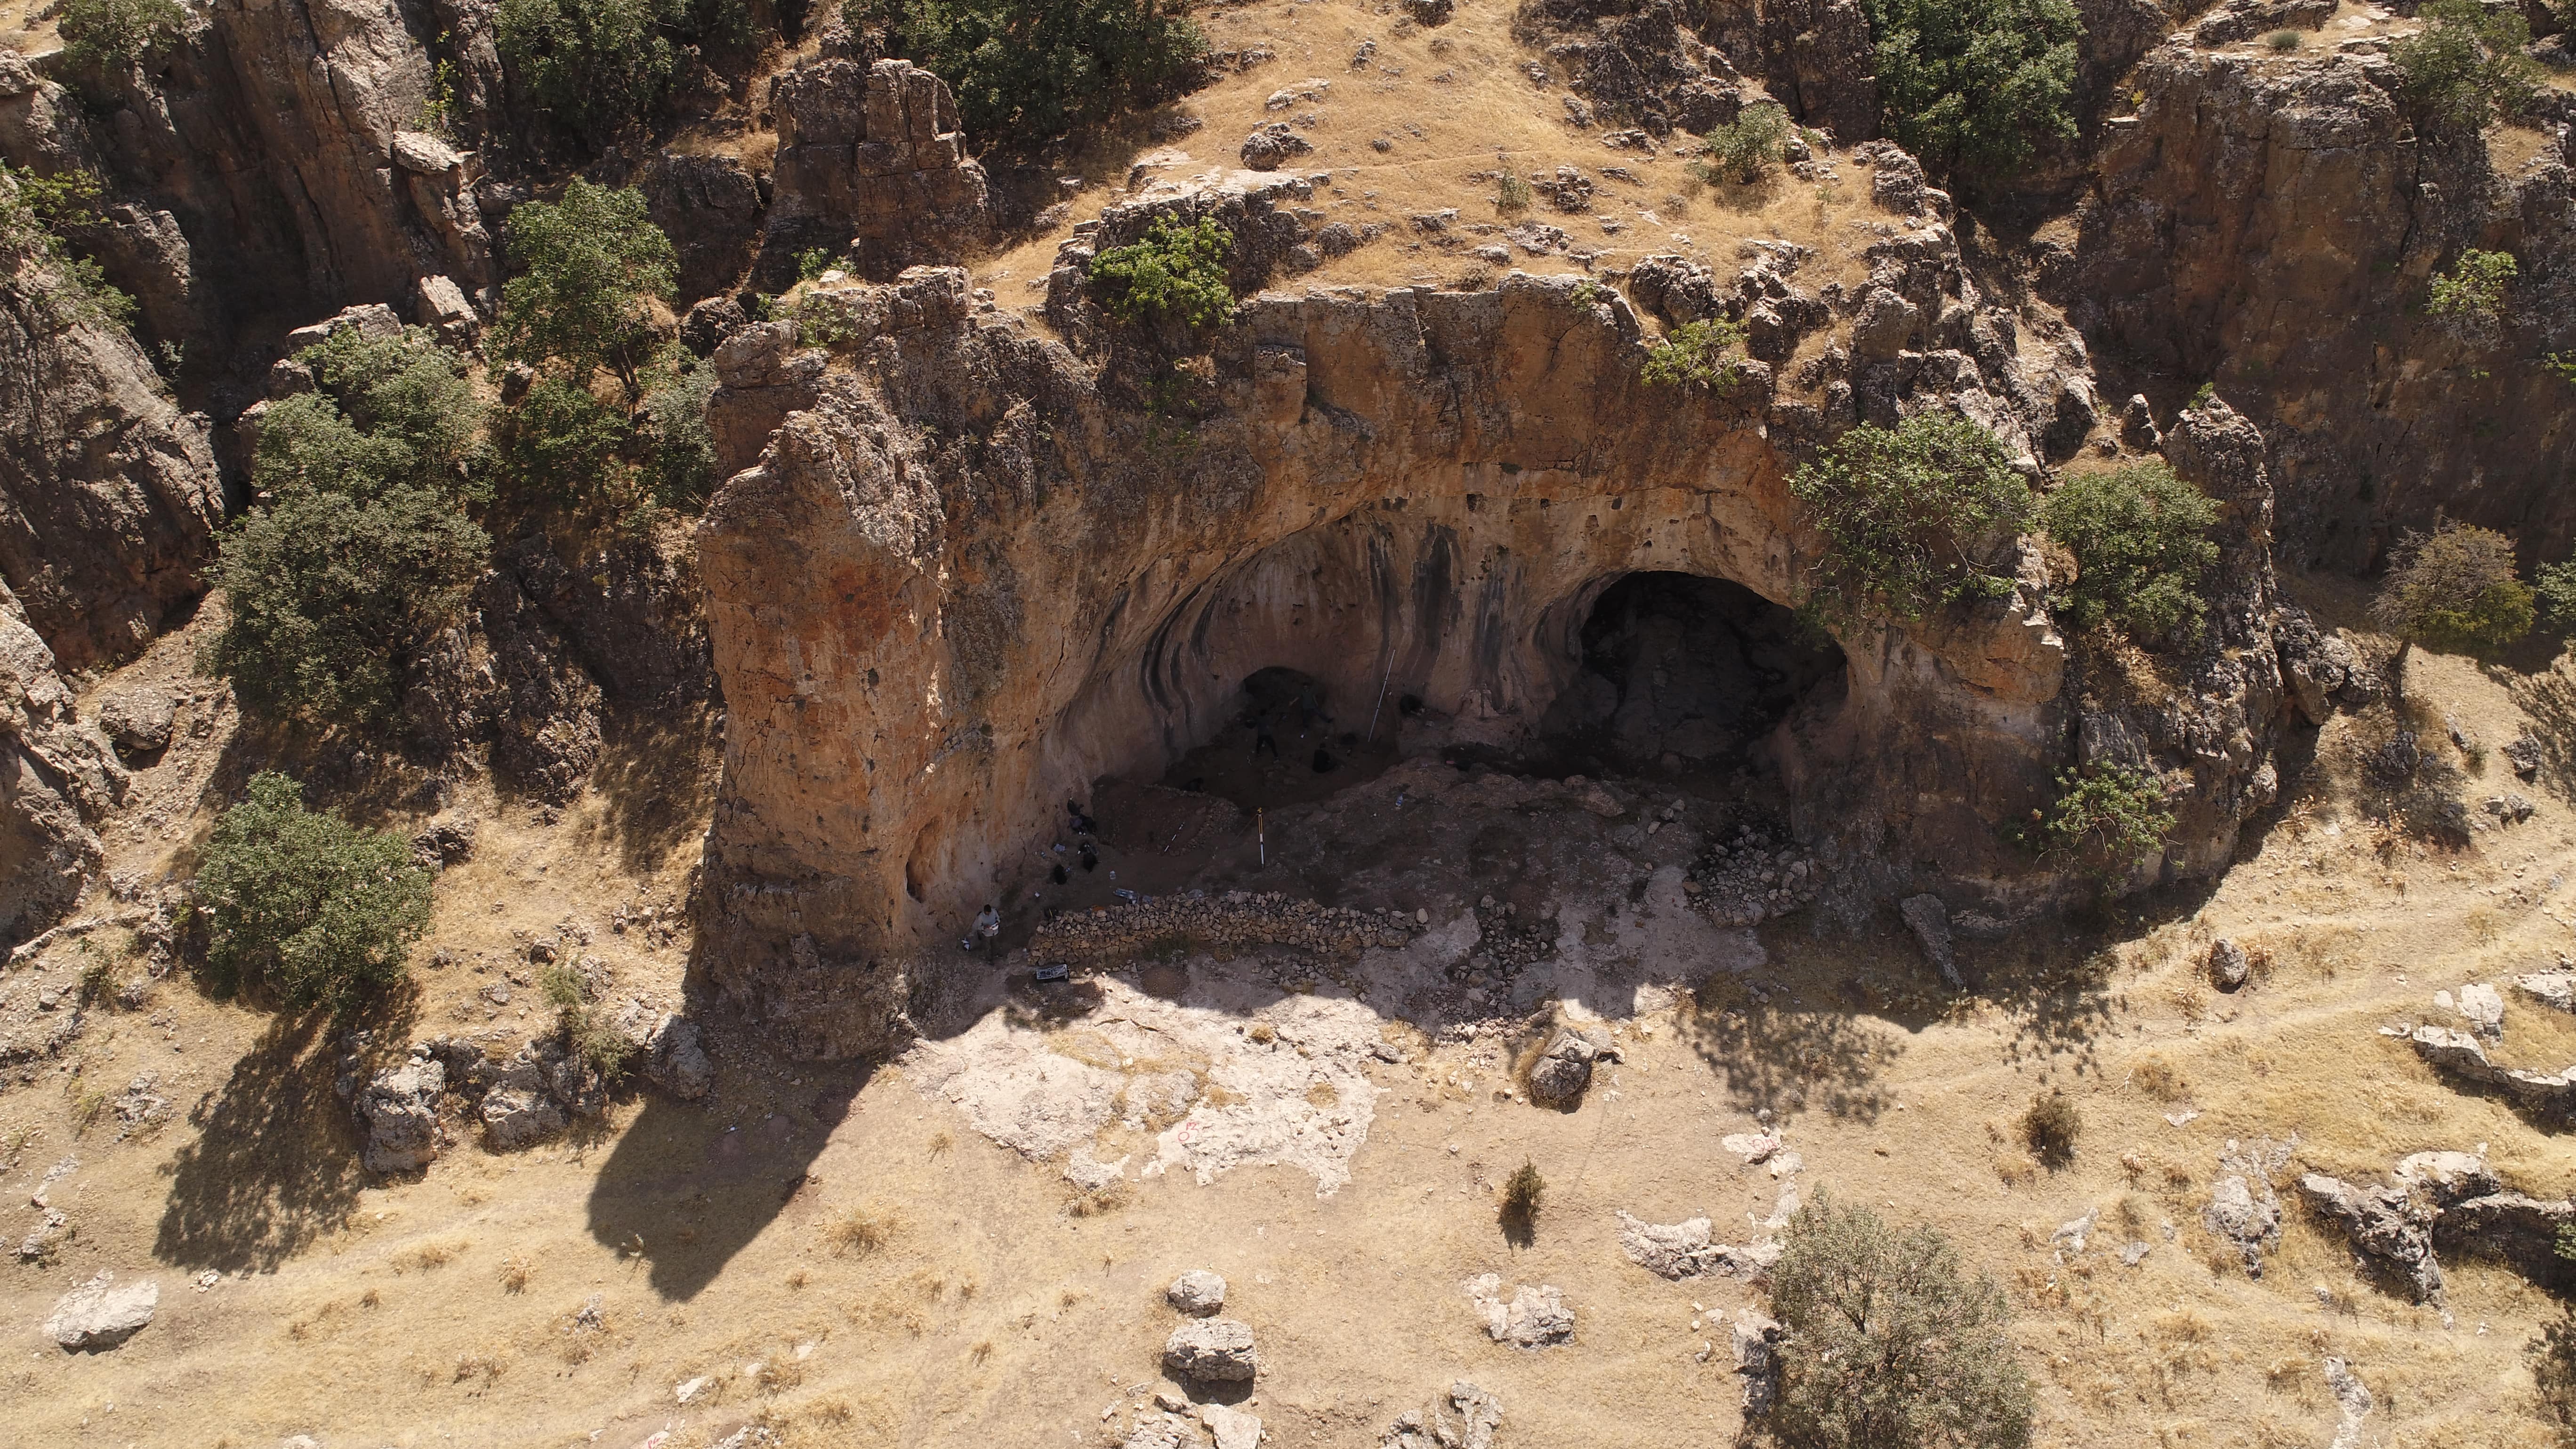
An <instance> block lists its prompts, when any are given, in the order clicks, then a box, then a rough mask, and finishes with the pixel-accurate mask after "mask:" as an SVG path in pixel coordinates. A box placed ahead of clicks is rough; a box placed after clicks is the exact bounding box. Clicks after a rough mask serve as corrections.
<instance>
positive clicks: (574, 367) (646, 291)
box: [492, 178, 679, 405]
mask: <svg viewBox="0 0 2576 1449" xmlns="http://www.w3.org/2000/svg"><path fill="white" fill-rule="evenodd" d="M505 240H506V245H507V247H508V250H509V254H510V263H511V265H512V266H514V267H516V268H517V269H518V273H519V274H518V275H517V276H515V277H512V278H511V279H510V280H509V281H508V282H506V283H504V284H502V288H501V315H500V317H499V318H498V319H497V320H496V321H495V322H494V323H493V327H492V346H493V349H494V351H495V352H496V354H497V355H498V356H500V357H501V358H503V359H504V360H506V361H510V362H520V363H525V364H527V365H528V366H530V367H534V368H539V369H553V370H555V371H556V372H558V373H559V375H561V376H562V377H563V378H564V379H565V380H566V381H568V382H571V383H573V384H574V385H576V386H581V385H586V384H587V383H588V382H589V380H590V376H591V374H592V373H594V372H597V371H599V370H600V369H602V368H605V369H607V370H608V371H610V372H612V373H614V374H616V376H617V380H618V382H619V383H620V384H621V385H623V386H624V388H625V389H626V400H627V402H628V403H629V404H630V405H631V404H633V403H634V402H636V401H637V400H638V399H640V398H642V397H643V395H644V381H643V378H644V368H645V365H646V364H647V363H648V362H650V361H651V360H652V357H653V354H654V351H655V344H656V342H657V341H658V338H659V333H660V328H659V327H658V326H657V325H656V320H655V317H654V312H653V303H655V302H657V301H659V302H666V303H667V302H668V301H670V300H671V298H672V297H673V295H674V294H675V292H676V289H677V287H678V284H679V261H678V257H677V255H676V254H675V253H674V252H673V251H672V249H671V239H670V238H669V237H667V236H665V235H663V233H662V229H661V228H660V227H658V226H655V225H654V224H653V223H652V222H651V220H649V219H648V218H647V217H646V216H645V206H644V193H642V192H640V191H636V190H633V189H631V188H630V189H627V190H616V189H612V188H610V187H605V186H593V185H592V184H590V183H589V182H587V181H583V180H580V179H578V178H575V179H574V180H573V182H572V183H571V184H570V185H568V186H566V187H565V188H564V194H563V199H562V200H561V201H558V202H551V203H549V202H542V201H532V202H529V203H527V204H525V205H523V206H521V207H519V208H518V209H517V210H514V211H512V212H511V213H510V221H509V226H508V229H507V232H506V235H505Z"/></svg>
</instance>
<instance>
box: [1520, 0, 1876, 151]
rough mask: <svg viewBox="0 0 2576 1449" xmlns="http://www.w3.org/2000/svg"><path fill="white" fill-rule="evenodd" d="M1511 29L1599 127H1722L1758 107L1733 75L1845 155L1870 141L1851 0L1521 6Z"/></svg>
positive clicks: (1871, 77)
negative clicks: (1829, 137)
mask: <svg viewBox="0 0 2576 1449" xmlns="http://www.w3.org/2000/svg"><path fill="white" fill-rule="evenodd" d="M1512 28H1513V33H1514V34H1515V35H1516V36H1517V37H1519V38H1520V39H1521V40H1522V41H1523V42H1524V43H1527V44H1531V45H1536V46H1539V47H1541V48H1543V49H1544V50H1545V52H1546V55H1547V58H1548V60H1549V62H1550V63H1551V67H1552V69H1553V70H1554V71H1555V73H1556V74H1559V75H1562V76H1563V77H1564V78H1565V79H1566V80H1567V81H1569V82H1570V83H1571V84H1572V85H1573V87H1574V88H1575V90H1576V91H1578V92H1579V93H1581V95H1582V96H1583V97H1584V99H1585V100H1586V101H1588V102H1589V103H1590V105H1591V107H1592V109H1593V110H1594V111H1596V112H1598V113H1599V114H1600V116H1601V118H1602V119H1603V120H1605V121H1610V122H1615V123H1618V124H1622V125H1631V126H1636V127H1639V128H1641V129H1643V130H1645V131H1648V132H1650V133H1652V134H1654V135H1657V136H1662V135H1666V134H1669V133H1671V132H1673V131H1675V130H1680V131H1687V132H1694V133H1697V132H1705V131H1707V130H1709V129H1711V128H1712V127H1715V126H1719V125H1723V124H1725V123H1727V122H1729V121H1732V120H1734V119H1735V118H1736V116H1737V115H1738V114H1739V113H1741V111H1742V109H1743V106H1744V103H1745V101H1746V100H1748V99H1759V97H1758V96H1751V97H1748V96H1747V95H1746V93H1745V86H1744V76H1743V75H1742V74H1740V73H1739V67H1740V68H1741V69H1742V70H1744V71H1750V72H1752V73H1753V74H1754V75H1755V77H1756V78H1757V79H1759V80H1760V81H1761V82H1762V84H1763V86H1764V88H1765V89H1767V90H1768V91H1769V93H1770V95H1771V97H1772V98H1773V99H1776V100H1778V101H1779V102H1780V103H1781V104H1783V105H1785V106H1787V107H1788V108H1789V113H1790V114H1791V115H1793V116H1796V117H1797V118H1798V119H1799V120H1801V121H1804V122H1806V123H1807V124H1808V125H1810V126H1816V127H1821V128H1823V129H1825V130H1827V131H1830V132H1832V133H1833V136H1834V138H1835V139H1836V140H1837V141H1840V142H1841V143H1843V144H1845V145H1849V144H1851V143H1853V142H1856V141H1865V140H1868V139H1869V138H1871V137H1872V136H1875V135H1877V134H1878V79H1877V76H1876V74H1875V71H1876V69H1877V65H1876V60H1875V58H1874V56H1873V54H1872V51H1871V44H1870V30H1869V16H1868V13H1867V12H1866V11H1865V10H1864V9H1863V8H1862V7H1861V5H1860V4H1859V0H1760V3H1755V0H1742V3H1735V4H1727V3H1715V4H1710V3H1698V4H1689V5H1683V4H1676V3H1674V0H1524V3H1523V4H1522V5H1521V6H1520V8H1519V9H1518V10H1517V11H1516V12H1514V15H1513V23H1512ZM1585 119H1586V120H1588V119H1589V117H1588V116H1587V117H1585Z"/></svg>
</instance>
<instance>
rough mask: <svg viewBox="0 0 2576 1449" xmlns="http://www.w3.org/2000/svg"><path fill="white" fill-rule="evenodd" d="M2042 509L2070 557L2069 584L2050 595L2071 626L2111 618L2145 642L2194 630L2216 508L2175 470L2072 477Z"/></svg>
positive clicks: (2203, 608) (2149, 468)
mask: <svg viewBox="0 0 2576 1449" xmlns="http://www.w3.org/2000/svg"><path fill="white" fill-rule="evenodd" d="M2039 516H2040V525H2041V527H2043V528H2045V529H2047V530H2048V536H2049V537H2051V538H2053V539H2056V540H2057V541H2058V542H2059V543H2062V544H2064V545H2066V546H2067V548H2068V549H2070V550H2072V551H2073V553H2074V554H2075V582H2074V583H2073V584H2071V585H2069V586H2068V587H2067V588H2066V589H2065V590H2064V591H2063V592H2062V593H2060V594H2058V595H2057V596H2056V597H2054V598H2052V599H2050V601H2049V606H2050V608H2051V609H2053V610H2054V611H2055V612H2056V614H2057V616H2058V617H2059V618H2060V619H2063V620H2065V621H2066V622H2067V623H2068V624H2069V625H2071V626H2073V627H2074V628H2077V629H2090V628H2093V627H2094V626H2096V625H2099V624H2106V623H2107V624H2116V625H2118V626H2119V628H2120V629H2121V630H2122V631H2123V632H2125V633H2126V634H2127V635H2128V636H2129V637H2130V638H2131V639H2134V640H2136V641H2138V642H2139V643H2141V644H2153V643H2155V642H2156V641H2158V640H2161V639H2165V638H2168V637H2177V636H2178V637H2182V638H2186V639H2193V640H2197V639H2198V638H2199V637H2200V635H2201V630H2202V628H2203V620H2204V618H2205V616H2206V615H2207V613H2208V605H2207V604H2206V603H2205V602H2204V601H2203V600H2202V598H2201V581H2202V579H2203V578H2204V577H2205V576H2206V575H2207V574H2208V572H2209V566H2210V565H2211V564H2214V563H2216V562H2218V545H2217V544H2216V543H2213V542H2211V541H2210V537H2209V531H2210V529H2212V528H2213V527H2215V526H2216V525H2217V523H2218V505H2217V504H2215V503H2213V502H2211V501H2210V500H2209V499H2208V498H2207V497H2205V496H2203V495H2202V493H2201V491H2200V490H2199V489H2197V488H2194V487H2192V486H2191V485H2190V484H2189V483H2186V482H2184V481H2183V480H2182V479H2181V478H2180V477H2179V476H2177V475H2176V474H2175V473H2174V470H2173V469H2172V468H2170V467H2168V466H2166V464H2164V463H2163V462H2162V461H2160V460H2159V461H2153V462H2146V463H2133V464H2131V465H2129V466H2128V467H2125V468H2118V469H2113V470H2110V471H2107V472H2101V473H2082V474H2078V475H2076V476H2075V477H2072V478H2069V479H2067V480H2066V481H2065V482H2064V483H2061V484H2059V485H2058V487H2057V491H2056V492H2054V493H2051V494H2049V495H2048V498H2047V500H2046V501H2045V502H2043V503H2042V504H2041V505H2040V514H2039Z"/></svg>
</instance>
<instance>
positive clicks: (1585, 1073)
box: [1529, 1026, 1610, 1107]
mask: <svg viewBox="0 0 2576 1449" xmlns="http://www.w3.org/2000/svg"><path fill="white" fill-rule="evenodd" d="M1606 1054H1610V1049H1609V1047H1608V1045H1607V1044H1606V1043H1605V1042H1604V1041H1603V1040H1602V1039H1601V1036H1600V1033H1598V1032H1595V1031H1589V1030H1586V1029H1584V1028H1581V1027H1575V1026H1560V1027H1558V1028H1557V1029H1556V1032H1555V1034H1554V1035H1553V1036H1551V1037H1549V1038H1548V1042H1547V1045H1546V1046H1545V1047H1543V1048H1541V1049H1540V1051H1539V1054H1538V1060H1536V1061H1534V1062H1532V1063H1530V1070H1529V1091H1530V1099H1531V1100H1532V1101H1534V1102H1537V1103H1539V1104H1541V1105H1543V1106H1549V1107H1562V1106H1566V1105H1569V1104H1571V1103H1574V1102H1577V1101H1580V1100H1581V1099H1582V1097H1583V1092H1584V1089H1585V1088H1587V1087H1589V1086H1591V1085H1592V1064H1593V1063H1594V1062H1596V1061H1598V1060H1600V1059H1601V1058H1602V1057H1603V1056H1604V1055H1606Z"/></svg>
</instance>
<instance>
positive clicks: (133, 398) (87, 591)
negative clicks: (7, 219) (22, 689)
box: [0, 294, 223, 668]
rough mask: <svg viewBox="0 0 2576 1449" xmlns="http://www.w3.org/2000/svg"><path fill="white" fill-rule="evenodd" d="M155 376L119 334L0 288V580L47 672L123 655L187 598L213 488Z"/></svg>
mask: <svg viewBox="0 0 2576 1449" xmlns="http://www.w3.org/2000/svg"><path fill="white" fill-rule="evenodd" d="M157 382H158V379H157V378H156V377H155V376H154V375H153V371H152V365H151V364H150V363H149V362H147V361H145V360H144V357H143V354H142V351H141V350H140V349H139V348H137V347H136V346H135V345H134V340H133V339H132V338H130V337H128V336H126V335H125V334H124V333H123V332H122V331H118V330H115V329H112V328H107V327H102V326H98V325H95V324H92V323H88V322H72V323H69V324H68V325H66V324H65V323H64V322H62V321H61V320H59V319H57V318H56V317H55V315H54V314H53V312H52V310H51V309H50V308H48V307H47V306H45V305H44V304H43V303H41V302H30V301H26V300H24V299H22V298H19V297H17V296H14V295H5V294H0V583H5V584H6V586H7V587H8V589H9V590H10V591H12V592H13V593H14V594H15V596H16V598H15V602H14V603H13V604H12V608H13V610H14V611H15V612H16V616H17V617H18V618H19V619H20V621H21V623H22V624H23V625H24V626H27V627H32V628H33V630H34V631H35V634H36V635H37V636H38V637H40V638H41V639H43V641H44V642H45V644H46V645H48V646H50V656H49V660H48V667H51V663H52V662H53V661H54V660H59V661H60V663H61V664H62V665H63V667H65V668H78V667H82V666H86V665H90V664H94V663H99V662H112V661H115V660H118V659H121V658H124V657H125V656H127V655H129V654H132V653H133V652H134V651H136V650H137V649H140V648H141V647H142V646H143V645H144V644H146V643H148V642H149V641H150V640H151V638H152V636H153V635H154V634H156V633H158V632H159V631H160V628H161V625H162V622H163V620H164V618H165V617H166V616H167V615H168V614H169V612H170V610H171V609H172V608H173V607H175V606H177V605H178V604H180V603H182V602H183V601H186V600H189V599H193V598H195V597H196V595H197V593H198V591H199V588H200V585H199V582H198V575H197V570H198V568H199V566H200V565H201V564H202V563H203V562H204V560H205V559H206V558H207V557H208V556H209V554H210V553H211V552H212V541H213V536H214V529H215V527H216V525H218V524H219V523H221V522H222V521H223V490H222V486H221V484H220V483H219V482H218V481H217V479H216V476H215V464H214V453H213V449H212V447H211V445H210V442H209V437H208V434H209V425H208V423H207V421H206V419H205V418H204V417H203V416H202V415H199V414H194V413H189V414H183V413H181V412H180V411H179V409H178V407H177V405H175V404H173V403H171V402H170V401H169V400H168V399H166V398H164V397H163V396H162V395H161V394H160V393H159V392H158V391H156V390H155V386H154V385H155V384H156V383H157Z"/></svg>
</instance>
